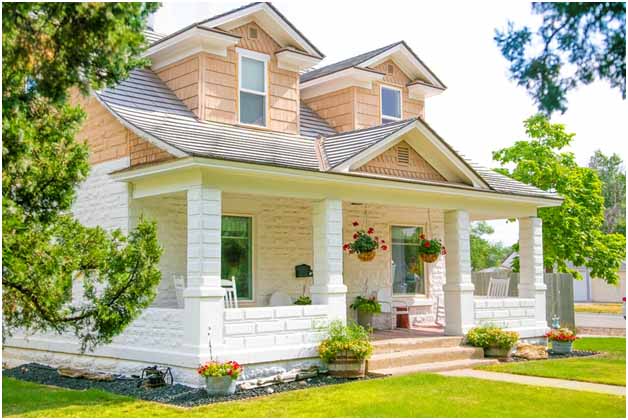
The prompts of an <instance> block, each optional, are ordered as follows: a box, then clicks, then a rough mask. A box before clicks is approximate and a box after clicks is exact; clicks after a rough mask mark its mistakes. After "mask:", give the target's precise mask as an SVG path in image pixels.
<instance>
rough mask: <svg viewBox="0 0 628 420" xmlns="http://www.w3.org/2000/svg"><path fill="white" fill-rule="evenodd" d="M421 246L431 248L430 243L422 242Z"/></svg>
mask: <svg viewBox="0 0 628 420" xmlns="http://www.w3.org/2000/svg"><path fill="white" fill-rule="evenodd" d="M423 246H426V247H428V248H429V247H430V246H432V244H431V243H430V241H425V242H423Z"/></svg>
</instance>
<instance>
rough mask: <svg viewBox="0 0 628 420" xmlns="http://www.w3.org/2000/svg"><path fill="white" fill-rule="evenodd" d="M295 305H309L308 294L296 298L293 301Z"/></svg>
mask: <svg viewBox="0 0 628 420" xmlns="http://www.w3.org/2000/svg"><path fill="white" fill-rule="evenodd" d="M294 304H295V305H311V304H312V298H311V297H309V296H299V297H298V298H297V300H295V301H294Z"/></svg>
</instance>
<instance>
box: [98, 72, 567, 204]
mask: <svg viewBox="0 0 628 420" xmlns="http://www.w3.org/2000/svg"><path fill="white" fill-rule="evenodd" d="M96 95H97V97H98V98H99V99H100V101H101V102H102V103H103V104H104V105H105V106H106V107H107V108H108V109H109V110H110V111H111V112H112V113H113V114H115V115H116V116H117V117H118V118H120V119H121V120H122V121H123V123H124V124H126V125H127V126H128V127H129V128H131V129H133V130H134V131H135V132H136V133H137V134H138V135H140V136H143V137H145V138H148V139H151V138H152V139H156V140H158V141H161V142H163V143H165V144H167V145H168V146H170V147H172V148H174V149H177V150H179V151H181V152H183V153H184V154H188V155H192V156H202V157H211V158H217V159H224V160H234V161H242V162H250V163H258V164H265V165H277V166H283V167H290V168H296V169H305V170H313V171H318V170H319V162H318V158H317V156H316V151H315V144H314V141H313V138H312V137H316V136H317V135H319V134H322V135H326V136H327V137H326V138H325V141H324V148H325V153H326V155H327V159H328V161H329V164H330V165H331V167H332V168H333V167H336V166H338V165H339V164H341V163H343V162H345V161H347V160H348V159H350V158H352V157H354V156H356V155H357V154H359V153H360V152H362V151H364V150H366V149H368V148H369V147H371V146H373V145H375V144H376V143H378V142H380V141H383V140H384V139H386V138H388V137H389V136H390V135H392V134H393V133H395V132H397V131H399V130H401V129H403V128H404V127H407V126H408V125H410V124H412V123H414V122H415V121H417V120H416V119H409V120H403V121H399V122H394V123H390V124H385V125H381V126H378V127H372V128H367V129H363V130H356V131H351V132H345V133H338V134H336V133H335V132H334V131H333V129H331V127H329V126H328V125H327V124H326V123H325V122H324V121H323V120H322V119H321V118H320V117H319V116H318V115H316V113H315V112H314V111H312V110H311V109H310V108H307V107H302V110H304V111H305V112H304V114H303V115H302V118H303V120H302V122H301V130H302V134H301V135H298V136H297V135H290V134H283V133H278V132H269V131H265V130H256V129H253V128H246V127H239V126H234V125H230V124H220V123H214V122H208V121H201V120H199V119H198V118H196V116H195V115H194V114H193V113H192V112H191V111H190V110H189V109H188V108H187V107H186V106H185V104H183V102H182V101H181V100H179V99H178V98H177V97H176V95H175V94H174V93H173V92H172V90H170V89H169V88H168V87H167V86H166V85H165V83H164V82H163V81H162V80H161V79H160V78H159V77H158V76H157V75H156V74H155V73H153V72H152V71H151V70H134V71H133V72H131V75H130V77H129V78H128V79H127V80H125V81H123V82H121V83H120V84H118V85H117V86H116V87H114V88H107V89H104V90H102V91H100V92H97V93H96ZM419 121H420V122H421V123H422V124H425V126H426V127H427V128H428V129H430V130H431V128H430V127H429V126H428V125H427V124H426V123H425V122H424V121H422V120H419ZM432 131H433V130H432ZM434 134H435V135H437V134H436V133H434ZM443 143H444V144H445V145H447V143H445V142H444V141H443ZM447 147H449V145H447ZM452 151H453V149H452ZM454 152H455V151H454ZM465 162H466V161H465ZM467 164H468V165H469V166H470V167H471V168H472V169H473V170H474V171H475V172H476V173H477V174H478V176H479V177H480V178H482V179H483V180H484V181H485V182H486V183H487V185H488V186H489V187H490V189H491V190H493V191H495V192H499V193H504V194H518V195H526V196H536V197H543V198H559V197H558V196H557V195H556V194H554V193H549V192H545V191H542V190H539V189H538V188H535V187H532V186H529V185H525V184H523V183H520V182H518V181H515V180H512V179H510V178H508V177H506V176H503V175H501V174H498V173H496V172H494V171H491V170H489V169H486V168H483V167H481V166H479V165H476V164H472V163H469V162H467ZM417 182H419V181H417ZM469 188H471V187H469Z"/></svg>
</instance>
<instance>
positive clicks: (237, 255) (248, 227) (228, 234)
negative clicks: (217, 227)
mask: <svg viewBox="0 0 628 420" xmlns="http://www.w3.org/2000/svg"><path fill="white" fill-rule="evenodd" d="M252 227H253V221H252V219H251V218H250V217H245V216H222V235H221V249H222V256H221V261H220V265H221V271H222V278H223V279H228V280H231V278H232V277H235V281H236V289H237V291H238V298H240V299H246V300H250V299H252V298H253V246H252V245H253V229H252Z"/></svg>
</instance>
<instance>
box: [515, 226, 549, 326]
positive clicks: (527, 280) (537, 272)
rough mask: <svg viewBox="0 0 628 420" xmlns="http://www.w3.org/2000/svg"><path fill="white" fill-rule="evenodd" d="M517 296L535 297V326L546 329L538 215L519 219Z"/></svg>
mask: <svg viewBox="0 0 628 420" xmlns="http://www.w3.org/2000/svg"><path fill="white" fill-rule="evenodd" d="M519 267H520V268H519V271H520V280H519V297H520V298H529V299H535V300H536V304H535V319H536V328H537V329H539V330H542V331H539V335H543V334H544V332H545V331H546V330H547V318H546V316H545V291H546V290H547V286H545V281H544V269H543V222H542V220H541V219H539V218H538V217H528V218H522V219H519Z"/></svg>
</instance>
